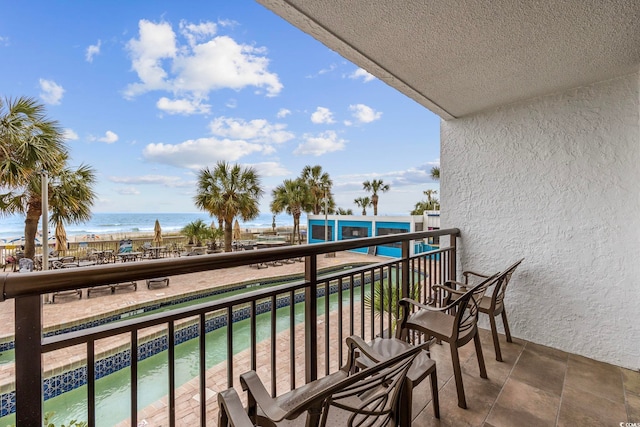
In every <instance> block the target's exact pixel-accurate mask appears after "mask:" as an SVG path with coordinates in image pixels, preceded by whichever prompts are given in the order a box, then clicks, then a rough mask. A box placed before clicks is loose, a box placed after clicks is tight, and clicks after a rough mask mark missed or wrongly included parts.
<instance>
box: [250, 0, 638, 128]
mask: <svg viewBox="0 0 640 427" xmlns="http://www.w3.org/2000/svg"><path fill="white" fill-rule="evenodd" d="M258 2H259V3H261V4H263V5H264V6H266V7H267V8H269V9H271V10H273V11H274V12H275V13H277V14H278V15H280V16H282V17H283V18H285V19H286V20H288V21H289V22H291V23H292V24H293V25H295V26H297V27H298V28H300V29H301V30H303V31H305V32H307V33H309V34H311V35H312V36H313V37H315V38H316V39H318V40H319V41H320V42H322V43H324V44H325V45H327V46H328V47H329V48H331V49H333V50H335V51H337V52H338V53H340V54H341V55H342V56H344V57H345V58H347V59H349V60H350V61H352V62H354V63H356V64H358V65H359V66H361V67H362V68H364V69H365V70H367V71H369V72H370V73H372V74H373V75H375V76H376V77H378V78H380V79H381V80H383V81H385V82H387V83H388V84H389V85H391V86H393V87H395V88H397V89H398V90H400V91H402V92H403V93H405V94H407V95H408V96H410V97H411V98H413V99H415V100H416V101H417V102H419V103H421V104H423V105H424V106H426V107H427V108H429V109H430V110H432V111H433V112H435V113H436V114H439V115H440V116H441V117H443V118H445V119H449V118H454V117H462V116H465V115H468V114H471V113H476V112H479V111H483V110H486V109H491V108H494V107H497V106H499V105H503V104H508V103H512V102H516V101H519V100H524V99H530V98H534V97H537V96H541V95H546V94H550V93H555V92H560V91H564V90H567V89H571V88H574V87H579V86H582V85H585V84H590V83H593V82H597V81H602V80H606V79H609V78H614V77H618V76H621V75H625V74H628V73H631V72H634V71H637V70H638V67H639V64H640V1H639V0H574V1H571V0H541V1H524V0H522V1H518V0H483V1H482V0H457V1H456V0H453V1H428V0H258ZM299 60H304V59H303V58H300V59H299Z"/></svg>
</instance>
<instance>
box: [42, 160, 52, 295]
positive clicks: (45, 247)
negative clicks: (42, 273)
mask: <svg viewBox="0 0 640 427" xmlns="http://www.w3.org/2000/svg"><path fill="white" fill-rule="evenodd" d="M41 193H42V202H41V203H42V240H43V243H42V270H48V269H49V176H48V175H47V171H46V170H43V171H42V191H41ZM50 301H51V294H46V295H45V296H44V302H45V303H49V302H50Z"/></svg>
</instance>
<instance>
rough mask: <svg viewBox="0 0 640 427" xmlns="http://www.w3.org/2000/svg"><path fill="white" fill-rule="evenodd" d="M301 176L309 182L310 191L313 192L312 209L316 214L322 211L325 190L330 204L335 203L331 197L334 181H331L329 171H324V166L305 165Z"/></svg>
mask: <svg viewBox="0 0 640 427" xmlns="http://www.w3.org/2000/svg"><path fill="white" fill-rule="evenodd" d="M300 177H301V178H302V179H303V180H304V181H305V182H306V183H307V186H308V188H309V192H310V193H311V198H312V204H311V209H310V210H311V211H312V212H313V214H314V215H318V214H320V213H321V212H322V209H323V207H324V197H325V192H327V193H328V194H327V195H328V197H329V201H328V204H329V205H333V200H332V198H331V187H332V186H333V181H331V178H330V177H329V174H328V173H326V172H322V166H320V165H315V166H305V167H304V168H303V169H302V173H301V175H300Z"/></svg>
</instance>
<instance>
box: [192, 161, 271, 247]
mask: <svg viewBox="0 0 640 427" xmlns="http://www.w3.org/2000/svg"><path fill="white" fill-rule="evenodd" d="M262 194H263V190H262V188H260V177H259V176H258V174H257V173H256V171H255V169H253V168H242V167H240V165H238V164H235V165H233V166H232V165H230V164H229V163H227V162H218V163H217V164H216V166H215V168H214V169H213V171H211V170H209V168H204V169H202V170H201V171H200V172H199V173H198V189H197V194H196V196H195V198H194V200H195V204H196V206H197V207H198V208H200V209H202V210H205V211H207V212H209V214H211V215H212V216H216V217H218V219H223V220H224V250H225V252H231V250H232V249H231V241H232V237H233V220H234V218H235V217H240V218H242V220H243V221H245V222H246V221H249V220H252V219H254V218H256V217H257V216H258V215H259V214H260V209H259V206H258V200H260V197H262Z"/></svg>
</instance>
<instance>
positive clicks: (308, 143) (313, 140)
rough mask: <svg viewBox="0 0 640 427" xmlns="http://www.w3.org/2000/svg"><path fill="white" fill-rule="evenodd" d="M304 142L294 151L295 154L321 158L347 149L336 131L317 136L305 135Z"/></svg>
mask: <svg viewBox="0 0 640 427" xmlns="http://www.w3.org/2000/svg"><path fill="white" fill-rule="evenodd" d="M303 138H304V142H303V143H302V144H300V145H298V147H297V148H296V149H295V150H294V151H293V154H296V155H303V154H311V155H314V156H320V155H322V154H326V153H330V152H333V151H341V150H344V148H345V142H346V141H345V140H344V139H340V138H338V135H337V134H336V133H335V132H334V131H331V130H330V131H326V132H323V133H321V134H319V135H317V136H313V135H304V137H303Z"/></svg>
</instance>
